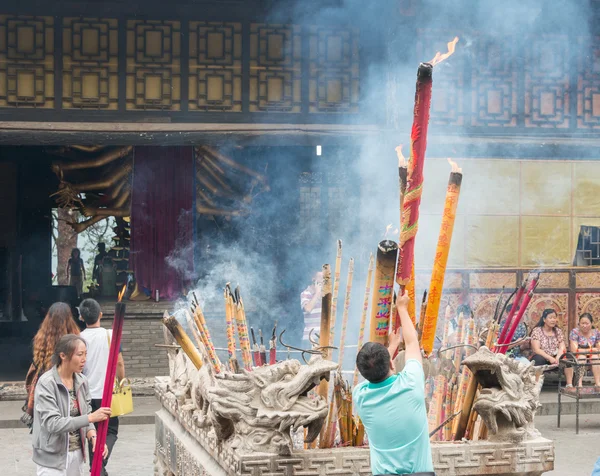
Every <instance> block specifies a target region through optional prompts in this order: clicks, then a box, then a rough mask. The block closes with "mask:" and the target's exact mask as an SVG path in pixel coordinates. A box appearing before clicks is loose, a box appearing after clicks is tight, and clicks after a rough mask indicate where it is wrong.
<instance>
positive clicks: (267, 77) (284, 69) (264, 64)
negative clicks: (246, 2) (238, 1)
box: [249, 23, 302, 113]
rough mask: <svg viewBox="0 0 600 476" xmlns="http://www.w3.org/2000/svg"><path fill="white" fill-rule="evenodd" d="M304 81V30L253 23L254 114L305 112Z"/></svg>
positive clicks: (252, 105)
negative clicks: (302, 89) (303, 110)
mask: <svg viewBox="0 0 600 476" xmlns="http://www.w3.org/2000/svg"><path fill="white" fill-rule="evenodd" d="M301 78H302V36H301V28H300V27H299V26H297V25H275V24H264V23H253V24H251V25H250V85H249V86H250V112H287V113H299V112H301V110H302V107H301V102H302V99H301V94H302V91H301Z"/></svg>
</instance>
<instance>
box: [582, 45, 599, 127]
mask: <svg viewBox="0 0 600 476" xmlns="http://www.w3.org/2000/svg"><path fill="white" fill-rule="evenodd" d="M577 46H578V50H579V52H578V54H577V59H578V65H577V72H578V75H577V127H578V128H581V129H593V130H598V129H600V36H594V37H579V38H578V45H577Z"/></svg>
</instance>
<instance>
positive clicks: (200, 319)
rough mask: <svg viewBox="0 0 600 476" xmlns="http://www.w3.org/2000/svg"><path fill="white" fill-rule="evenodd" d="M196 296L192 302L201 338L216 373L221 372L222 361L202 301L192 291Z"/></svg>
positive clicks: (194, 294)
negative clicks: (211, 334)
mask: <svg viewBox="0 0 600 476" xmlns="http://www.w3.org/2000/svg"><path fill="white" fill-rule="evenodd" d="M192 294H193V296H194V302H192V306H191V307H192V312H193V316H194V323H195V324H196V327H197V328H198V330H199V331H200V339H201V341H202V343H203V344H204V347H205V348H206V352H207V353H208V358H209V360H210V363H211V365H212V368H213V370H214V371H215V372H216V373H220V372H221V361H220V360H219V357H218V356H217V351H216V350H215V345H214V344H213V341H212V338H211V337H210V331H209V330H208V325H207V324H206V319H205V317H204V313H203V312H202V308H201V307H200V302H199V301H198V298H197V297H196V293H192Z"/></svg>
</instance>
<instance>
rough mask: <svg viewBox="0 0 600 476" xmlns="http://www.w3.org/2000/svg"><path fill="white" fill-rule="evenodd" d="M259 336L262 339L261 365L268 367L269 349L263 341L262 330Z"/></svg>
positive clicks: (260, 348) (260, 350)
mask: <svg viewBox="0 0 600 476" xmlns="http://www.w3.org/2000/svg"><path fill="white" fill-rule="evenodd" d="M258 336H259V338H260V347H259V348H258V350H259V353H258V355H259V356H260V365H267V364H268V363H267V349H266V347H265V341H264V340H263V335H262V330H261V329H259V330H258Z"/></svg>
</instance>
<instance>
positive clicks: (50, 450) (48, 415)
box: [33, 334, 110, 476]
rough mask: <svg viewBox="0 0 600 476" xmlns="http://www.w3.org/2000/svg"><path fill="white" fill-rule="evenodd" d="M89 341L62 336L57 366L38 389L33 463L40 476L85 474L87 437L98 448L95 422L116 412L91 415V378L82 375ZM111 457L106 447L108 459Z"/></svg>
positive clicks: (102, 410)
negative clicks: (89, 383) (89, 380)
mask: <svg viewBox="0 0 600 476" xmlns="http://www.w3.org/2000/svg"><path fill="white" fill-rule="evenodd" d="M86 354H87V350H86V344H85V341H84V340H83V339H82V338H81V337H79V336H77V335H74V334H67V335H65V336H63V337H61V338H60V339H59V341H58V343H57V344H56V347H55V349H54V354H53V356H52V363H53V364H54V366H53V367H52V368H51V369H50V370H48V371H47V372H46V373H45V374H43V375H42V376H41V377H40V378H39V380H38V382H37V385H36V387H35V399H34V402H35V406H34V413H33V461H34V463H36V464H37V476H75V475H76V476H80V475H81V474H83V473H82V464H83V462H84V461H85V446H86V445H85V444H84V441H85V438H87V439H89V440H90V441H91V442H92V451H95V448H96V444H95V443H96V429H95V428H94V425H93V424H94V423H96V422H100V421H104V420H106V419H107V418H108V417H110V408H99V409H98V410H96V411H95V412H93V413H91V404H90V395H89V391H88V382H87V379H86V378H85V377H84V376H83V375H82V374H81V371H82V370H83V366H84V364H85V359H86ZM107 454H108V448H106V446H105V447H104V451H103V457H106V455H107Z"/></svg>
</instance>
